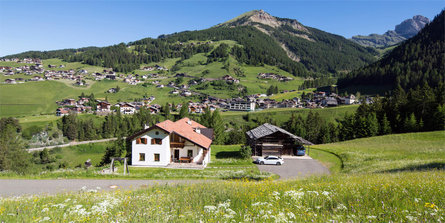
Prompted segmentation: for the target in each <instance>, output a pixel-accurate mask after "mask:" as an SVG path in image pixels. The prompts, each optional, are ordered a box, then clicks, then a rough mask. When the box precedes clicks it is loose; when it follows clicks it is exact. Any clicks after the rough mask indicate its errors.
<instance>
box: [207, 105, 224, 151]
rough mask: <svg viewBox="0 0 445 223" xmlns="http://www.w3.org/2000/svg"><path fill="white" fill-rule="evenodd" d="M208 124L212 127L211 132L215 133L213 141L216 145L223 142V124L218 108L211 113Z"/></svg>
mask: <svg viewBox="0 0 445 223" xmlns="http://www.w3.org/2000/svg"><path fill="white" fill-rule="evenodd" d="M210 126H211V128H213V133H214V134H215V139H214V141H213V142H214V143H215V144H217V145H220V144H223V143H224V141H225V134H224V130H225V126H224V122H223V120H222V118H221V115H220V114H219V110H218V109H217V110H215V111H214V112H213V114H212V118H211V125H210Z"/></svg>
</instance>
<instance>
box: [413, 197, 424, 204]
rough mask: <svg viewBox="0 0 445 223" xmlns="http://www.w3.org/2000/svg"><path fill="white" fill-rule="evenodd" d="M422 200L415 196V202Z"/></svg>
mask: <svg viewBox="0 0 445 223" xmlns="http://www.w3.org/2000/svg"><path fill="white" fill-rule="evenodd" d="M420 200H422V199H420V198H414V202H416V203H419V201H420Z"/></svg>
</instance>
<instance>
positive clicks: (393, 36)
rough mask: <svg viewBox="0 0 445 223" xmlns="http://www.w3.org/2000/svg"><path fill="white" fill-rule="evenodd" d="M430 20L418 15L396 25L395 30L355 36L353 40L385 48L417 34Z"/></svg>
mask: <svg viewBox="0 0 445 223" xmlns="http://www.w3.org/2000/svg"><path fill="white" fill-rule="evenodd" d="M429 22H430V20H429V19H428V18H426V17H424V16H421V15H416V16H414V17H413V18H411V19H407V20H405V21H403V22H402V23H400V24H398V25H396V27H395V30H389V31H387V32H385V33H384V34H383V35H380V34H370V35H368V36H361V35H357V36H353V37H352V39H351V40H352V41H353V42H356V43H358V44H360V45H362V46H371V47H377V48H385V47H388V46H392V45H395V44H398V43H400V42H402V41H404V40H406V39H409V38H411V37H413V36H414V35H416V34H417V33H418V32H419V31H420V30H422V28H423V27H425V25H426V24H428V23H429Z"/></svg>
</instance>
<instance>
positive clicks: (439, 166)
mask: <svg viewBox="0 0 445 223" xmlns="http://www.w3.org/2000/svg"><path fill="white" fill-rule="evenodd" d="M426 170H445V162H435V163H428V164H423V165H410V166H406V167H403V168H397V169H392V170H386V171H379V172H377V173H396V172H405V171H426Z"/></svg>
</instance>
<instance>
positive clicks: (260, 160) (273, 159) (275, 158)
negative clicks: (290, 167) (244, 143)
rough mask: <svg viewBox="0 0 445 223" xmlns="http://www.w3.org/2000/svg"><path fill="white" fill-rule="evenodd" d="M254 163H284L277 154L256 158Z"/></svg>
mask: <svg viewBox="0 0 445 223" xmlns="http://www.w3.org/2000/svg"><path fill="white" fill-rule="evenodd" d="M254 163H257V164H260V165H263V164H272V165H281V164H283V163H284V160H283V159H282V158H281V157H278V156H266V157H264V158H263V157H259V158H257V159H256V160H255V161H254Z"/></svg>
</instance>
